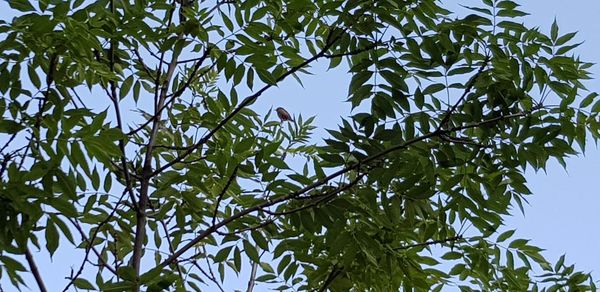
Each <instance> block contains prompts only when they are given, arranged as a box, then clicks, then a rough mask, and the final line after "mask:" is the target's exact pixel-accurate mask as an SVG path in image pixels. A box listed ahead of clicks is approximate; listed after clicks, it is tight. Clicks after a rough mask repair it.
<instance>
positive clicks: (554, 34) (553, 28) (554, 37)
mask: <svg viewBox="0 0 600 292" xmlns="http://www.w3.org/2000/svg"><path fill="white" fill-rule="evenodd" d="M557 38H558V24H557V23H556V18H554V21H553V22H552V26H551V27H550V39H552V41H553V42H555V43H556V40H557Z"/></svg>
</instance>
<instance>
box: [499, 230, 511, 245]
mask: <svg viewBox="0 0 600 292" xmlns="http://www.w3.org/2000/svg"><path fill="white" fill-rule="evenodd" d="M514 233H515V230H508V231H505V232H503V233H502V234H500V235H498V238H497V239H496V242H503V241H505V240H507V239H509V238H510V237H511V236H513V234H514Z"/></svg>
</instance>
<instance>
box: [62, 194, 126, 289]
mask: <svg viewBox="0 0 600 292" xmlns="http://www.w3.org/2000/svg"><path fill="white" fill-rule="evenodd" d="M126 194H127V190H126V189H125V190H123V192H122V193H121V198H120V199H119V201H118V202H117V204H115V207H114V208H113V209H112V211H111V212H110V214H108V217H106V219H104V220H102V222H100V223H99V224H98V227H96V229H95V230H94V233H92V236H91V237H90V239H89V240H88V242H89V244H90V245H89V246H87V247H86V250H85V256H84V257H83V261H81V265H80V266H79V269H78V270H77V273H76V274H75V276H73V277H71V281H69V283H68V284H67V286H66V287H65V289H63V291H67V290H69V287H71V285H73V283H74V281H75V280H76V279H77V278H78V277H79V276H80V275H81V273H83V269H84V268H85V263H86V262H87V261H88V258H89V256H90V250H91V246H92V245H93V244H94V241H95V240H96V236H98V232H100V229H101V228H102V226H104V224H107V223H108V222H109V221H110V220H111V219H112V218H113V216H114V215H115V213H116V212H117V209H118V208H119V206H120V205H121V202H122V201H123V198H124V197H125V195H126ZM67 218H68V219H70V218H69V217H67Z"/></svg>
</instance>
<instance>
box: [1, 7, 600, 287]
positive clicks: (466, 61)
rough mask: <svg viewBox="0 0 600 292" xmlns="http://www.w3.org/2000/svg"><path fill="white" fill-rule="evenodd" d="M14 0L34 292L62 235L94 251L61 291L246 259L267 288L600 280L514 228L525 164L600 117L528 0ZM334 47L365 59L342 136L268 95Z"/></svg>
mask: <svg viewBox="0 0 600 292" xmlns="http://www.w3.org/2000/svg"><path fill="white" fill-rule="evenodd" d="M9 5H10V7H11V9H12V13H15V15H16V16H15V17H14V18H13V19H12V20H11V21H10V22H2V23H0V33H1V34H2V38H1V39H2V40H1V41H0V94H1V95H2V99H1V100H0V112H1V113H2V120H1V121H0V137H2V138H1V139H2V143H1V144H2V146H1V147H2V148H1V150H2V157H1V158H0V159H1V168H0V177H1V180H2V184H0V199H1V200H2V204H0V212H1V216H0V220H1V223H0V230H1V232H0V251H1V255H0V262H1V263H2V271H3V273H2V276H5V277H8V278H9V279H10V280H11V281H12V283H13V284H14V285H15V286H17V287H20V286H22V285H23V284H24V282H23V278H22V275H23V273H28V272H31V273H33V275H34V276H35V277H36V281H37V283H38V285H39V287H40V289H42V290H43V289H44V284H43V283H44V280H46V281H47V280H48V279H44V277H43V276H44V275H43V273H40V272H39V271H38V270H37V268H36V265H35V260H34V258H33V256H32V253H31V249H32V248H35V249H36V250H37V249H45V250H46V251H47V252H48V253H49V254H50V255H53V254H54V252H55V251H56V250H57V248H58V247H59V246H65V248H69V247H70V248H78V249H80V250H81V251H82V253H81V254H82V257H83V258H82V259H81V262H80V266H79V269H76V270H75V271H74V273H73V274H72V275H70V276H69V278H70V279H71V281H70V282H69V284H68V286H67V287H66V288H65V290H68V289H70V288H72V287H77V288H79V289H101V290H111V289H112V290H114V291H123V290H140V289H142V290H147V291H156V290H161V289H172V290H174V289H177V290H178V291H185V290H200V289H206V290H207V291H212V290H214V289H221V290H223V288H222V285H223V282H226V281H228V279H230V278H232V277H235V276H233V273H235V274H237V275H240V276H244V277H245V278H246V279H248V290H252V289H253V288H254V287H255V285H260V286H261V287H263V286H264V287H270V288H274V289H276V290H291V289H294V290H320V291H324V290H328V289H329V290H331V291H348V290H350V289H353V290H354V291H362V290H376V291H391V290H398V289H400V288H403V289H405V290H413V289H414V290H420V291H421V290H434V291H440V290H441V289H443V287H446V286H449V285H450V286H458V287H460V289H461V290H463V291H471V290H476V289H480V290H498V291H500V290H501V291H526V290H531V291H537V290H542V289H547V291H555V290H565V291H566V290H573V291H584V290H595V286H594V283H593V281H592V279H591V277H590V275H589V274H586V273H583V272H580V271H577V270H575V269H574V267H573V266H568V265H566V264H565V262H564V261H565V259H564V257H563V258H561V259H560V260H559V261H558V262H557V263H554V264H551V263H549V262H548V261H547V260H546V259H544V257H543V256H542V254H541V253H540V252H541V249H540V248H538V247H536V246H533V245H531V244H529V243H528V241H527V240H523V239H519V238H513V236H512V235H513V232H514V231H512V230H511V231H506V232H503V233H500V232H497V230H499V229H500V230H506V229H503V228H502V226H503V216H505V215H508V214H512V213H513V212H515V210H516V209H515V207H519V208H521V209H522V205H523V203H524V202H525V201H526V197H527V196H529V195H530V194H531V193H530V191H529V189H528V188H527V185H526V180H525V178H524V176H523V172H524V170H525V169H526V168H528V167H530V168H534V169H536V170H537V169H544V168H545V166H546V163H547V162H548V161H549V160H550V159H551V158H554V159H556V160H558V161H559V162H560V163H562V164H564V158H565V157H567V156H570V155H575V154H577V153H578V152H580V151H584V150H585V143H586V141H587V138H586V136H587V135H590V136H591V138H593V139H594V140H597V138H598V137H599V133H600V132H599V125H600V124H599V120H598V112H599V111H600V100H599V99H598V98H597V96H598V95H597V94H596V93H589V92H587V91H586V89H585V87H584V86H583V84H582V81H583V80H585V79H589V74H588V71H587V69H588V68H589V67H590V66H591V64H590V63H586V62H583V61H581V60H580V59H579V58H578V57H577V56H574V55H572V53H571V50H572V49H573V48H575V47H576V46H577V44H576V43H573V41H572V40H573V37H574V36H575V34H574V33H567V34H561V33H559V28H558V26H557V24H556V23H553V24H552V26H551V29H550V34H549V35H546V34H544V33H543V32H542V31H540V30H539V29H537V28H528V27H526V26H524V25H523V24H521V23H520V20H519V19H520V17H523V16H525V15H526V13H524V12H522V11H520V10H519V6H518V4H517V3H515V2H513V1H492V0H483V1H482V3H481V4H480V5H479V6H477V7H465V9H466V10H467V11H468V13H462V14H460V15H456V14H453V13H451V12H450V11H449V10H448V9H449V7H444V6H443V5H441V3H440V2H439V1H434V0H403V1H389V0H380V1H372V0H316V1H308V0H262V1H259V0H243V1H226V0H217V1H216V2H215V1H188V0H178V1H163V0H141V1H116V0H100V1H93V2H89V3H88V2H86V1H83V0H75V1H48V0H42V1H38V2H36V3H33V2H31V3H30V2H28V1H25V0H14V1H9ZM34 5H35V6H34ZM318 61H328V62H329V64H330V68H331V69H332V70H333V69H334V68H337V69H339V70H349V74H350V75H351V83H350V85H349V90H348V102H350V103H351V104H352V106H353V108H354V110H353V113H352V115H351V116H349V117H347V118H343V119H342V121H341V125H340V126H339V128H338V129H330V130H328V133H329V134H328V136H327V137H325V140H324V141H325V143H323V144H319V143H315V142H313V141H315V140H314V139H313V138H314V137H313V136H312V132H313V130H314V129H315V128H316V127H317V126H318V125H316V124H315V119H314V118H308V119H306V118H302V117H301V116H297V117H296V120H295V121H294V122H286V123H280V122H278V121H275V119H276V118H275V116H274V114H272V112H271V111H269V112H267V113H262V114H259V113H257V112H256V111H254V110H253V106H252V105H253V103H254V102H255V101H256V100H258V99H260V98H261V96H262V95H263V94H264V93H265V92H267V91H269V90H271V89H272V88H273V87H275V86H277V85H278V84H280V83H282V82H284V81H285V82H287V81H289V80H294V79H295V80H296V81H298V82H302V78H303V75H305V74H307V73H310V68H311V66H313V65H314V64H315V63H316V62H318ZM467 227H469V228H467ZM499 233H500V234H499ZM43 245H45V247H44V246H43ZM23 255H25V258H24V260H21V259H23V257H22V256H23ZM246 262H249V263H250V264H249V265H246V264H243V263H246ZM26 266H27V267H26ZM94 274H96V277H93V275H94Z"/></svg>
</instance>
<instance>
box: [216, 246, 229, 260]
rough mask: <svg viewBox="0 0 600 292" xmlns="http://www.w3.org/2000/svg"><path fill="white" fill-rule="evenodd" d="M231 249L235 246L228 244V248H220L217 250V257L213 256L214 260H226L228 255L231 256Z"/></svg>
mask: <svg viewBox="0 0 600 292" xmlns="http://www.w3.org/2000/svg"><path fill="white" fill-rule="evenodd" d="M231 249H233V246H228V247H226V248H223V249H221V250H219V251H218V252H217V254H216V255H215V257H214V258H213V260H214V261H215V262H216V263H218V262H222V261H224V260H226V259H227V257H228V256H229V253H230V252H231Z"/></svg>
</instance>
